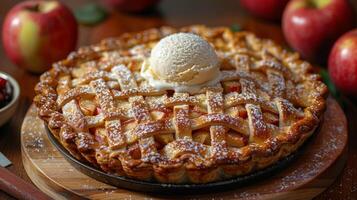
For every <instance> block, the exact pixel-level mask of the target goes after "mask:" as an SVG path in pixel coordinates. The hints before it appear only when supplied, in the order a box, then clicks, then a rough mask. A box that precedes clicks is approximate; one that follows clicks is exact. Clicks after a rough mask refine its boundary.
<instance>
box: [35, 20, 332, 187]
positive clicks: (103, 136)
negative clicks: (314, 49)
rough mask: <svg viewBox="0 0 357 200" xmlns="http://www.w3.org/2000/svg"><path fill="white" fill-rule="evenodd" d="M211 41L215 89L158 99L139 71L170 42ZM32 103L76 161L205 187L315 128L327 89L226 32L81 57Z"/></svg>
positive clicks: (276, 155) (128, 37)
mask: <svg viewBox="0 0 357 200" xmlns="http://www.w3.org/2000/svg"><path fill="white" fill-rule="evenodd" d="M178 31H182V32H193V33H196V34H199V35H200V36H202V37H203V38H205V39H206V40H207V41H209V42H210V43H211V44H212V45H213V46H214V47H215V49H216V51H217V54H218V55H219V57H220V59H221V70H222V74H223V75H222V81H221V83H220V84H219V86H217V87H212V88H205V89H203V90H202V91H201V92H200V93H198V94H186V93H174V94H171V92H170V91H157V90H155V89H153V88H151V87H150V86H148V85H147V84H146V82H145V80H143V79H142V78H141V77H140V75H139V73H137V72H138V71H140V64H141V62H142V61H143V59H144V58H145V57H147V56H148V55H149V53H150V49H151V48H152V46H153V45H154V44H155V43H156V42H157V41H158V40H160V39H161V38H162V37H164V36H166V35H169V34H172V33H174V32H178ZM35 91H36V94H37V95H36V97H35V98H34V102H35V104H36V106H37V107H38V110H39V116H40V117H41V118H42V119H43V120H44V121H45V122H46V124H47V125H48V127H49V128H50V130H51V132H52V133H53V134H54V135H55V136H56V137H57V138H58V140H59V141H60V142H61V143H62V144H63V145H64V147H65V148H66V149H68V151H69V152H70V153H71V154H73V155H74V156H75V157H76V158H78V159H81V160H84V161H85V160H86V161H88V162H90V163H92V164H93V165H95V166H99V167H101V168H102V169H103V170H104V171H107V172H111V173H117V174H118V175H122V176H128V177H133V178H136V179H141V180H156V181H159V182H168V183H184V182H193V183H206V182H212V181H218V180H222V179H227V178H231V177H235V176H239V175H243V174H247V173H250V172H252V171H254V170H258V169H262V168H264V167H267V166H269V165H271V164H273V163H275V162H276V161H277V160H279V159H281V158H283V157H285V156H287V155H289V154H290V153H292V152H294V151H295V150H296V149H297V148H298V147H299V146H300V145H301V144H302V143H303V142H304V141H305V140H306V138H308V137H309V136H310V135H311V134H312V133H313V131H314V129H315V128H316V127H317V125H318V123H319V121H320V119H321V117H322V114H323V112H324V109H325V98H326V94H327V88H326V86H325V85H324V84H323V83H322V82H321V81H320V78H319V76H318V75H316V74H314V73H312V67H311V65H310V64H309V63H307V62H305V61H302V60H300V59H299V55H298V54H296V53H291V52H288V51H286V50H284V49H282V48H281V47H279V46H278V45H276V44H275V43H273V42H272V41H270V40H263V39H259V38H256V37H255V36H254V35H253V34H252V33H249V32H238V33H233V32H231V31H230V30H229V29H228V28H224V27H222V28H207V27H204V26H190V27H184V28H182V29H179V30H176V29H173V28H169V27H163V28H160V29H150V30H147V31H143V32H140V33H135V34H129V33H128V34H124V35H122V36H121V37H119V38H115V39H107V40H104V41H102V42H101V43H100V44H97V45H92V46H89V47H84V48H81V49H79V50H78V51H77V52H74V53H72V54H71V55H69V56H68V58H67V59H66V60H63V61H60V62H57V63H55V64H54V65H53V67H52V69H51V70H49V71H48V72H45V73H44V74H43V75H42V76H41V80H40V82H39V83H38V84H37V86H36V88H35Z"/></svg>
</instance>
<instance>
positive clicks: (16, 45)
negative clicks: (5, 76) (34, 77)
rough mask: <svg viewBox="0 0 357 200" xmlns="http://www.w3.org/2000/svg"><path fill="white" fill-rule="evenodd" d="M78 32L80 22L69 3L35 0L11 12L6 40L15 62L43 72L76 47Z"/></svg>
mask: <svg viewBox="0 0 357 200" xmlns="http://www.w3.org/2000/svg"><path fill="white" fill-rule="evenodd" d="M77 33H78V26H77V22H76V20H75V18H74V16H73V15H72V13H71V11H70V10H69V9H68V8H67V7H66V6H65V5H63V4H62V3H60V2H57V1H35V0H31V1H24V2H21V3H19V4H17V5H16V6H15V7H13V8H12V9H11V10H10V11H9V13H8V14H7V16H6V18H5V21H4V25H3V29H2V40H3V44H4V48H5V52H6V54H7V56H8V57H9V58H10V59H11V60H12V61H13V62H14V63H15V64H17V65H18V66H21V67H24V68H25V69H27V70H29V71H31V72H35V73H40V72H43V71H45V70H46V69H48V68H49V67H50V65H51V63H53V62H55V61H57V60H60V59H63V58H65V57H66V56H67V54H68V53H70V52H71V51H73V50H74V49H75V47H76V43H77Z"/></svg>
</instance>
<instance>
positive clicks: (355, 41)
mask: <svg viewBox="0 0 357 200" xmlns="http://www.w3.org/2000/svg"><path fill="white" fill-rule="evenodd" d="M356 55H357V29H354V30H352V31H350V32H348V33H346V34H344V35H343V36H342V37H341V38H339V39H338V40H337V41H336V43H335V44H334V46H333V48H332V50H331V53H330V56H329V60H328V70H329V74H330V77H331V79H332V81H333V82H334V83H335V85H336V86H337V88H339V89H340V90H341V91H342V92H343V93H345V94H350V95H353V96H354V97H357V56H356Z"/></svg>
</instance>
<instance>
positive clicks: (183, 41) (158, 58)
mask: <svg viewBox="0 0 357 200" xmlns="http://www.w3.org/2000/svg"><path fill="white" fill-rule="evenodd" d="M148 64H149V67H150V69H151V73H153V75H154V78H155V79H158V80H162V81H165V82H166V83H176V85H178V84H180V85H197V84H203V83H205V82H208V81H210V80H212V79H214V78H216V77H217V76H218V75H219V59H218V57H217V55H216V53H215V51H214V49H213V47H212V46H211V45H210V44H209V43H208V42H207V41H205V40H204V39H202V38H201V37H199V36H197V35H195V34H191V33H176V34H172V35H170V36H167V37H165V38H163V39H161V40H160V41H159V42H158V43H157V44H156V46H155V47H154V48H153V49H152V51H151V56H150V58H149V63H148Z"/></svg>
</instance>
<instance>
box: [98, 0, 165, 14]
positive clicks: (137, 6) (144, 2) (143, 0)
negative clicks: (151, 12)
mask: <svg viewBox="0 0 357 200" xmlns="http://www.w3.org/2000/svg"><path fill="white" fill-rule="evenodd" d="M158 2H159V0H104V3H106V4H107V5H109V6H111V7H114V8H116V9H118V10H121V11H125V12H142V11H144V10H146V9H147V8H150V7H152V6H154V5H155V4H156V3H158Z"/></svg>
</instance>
